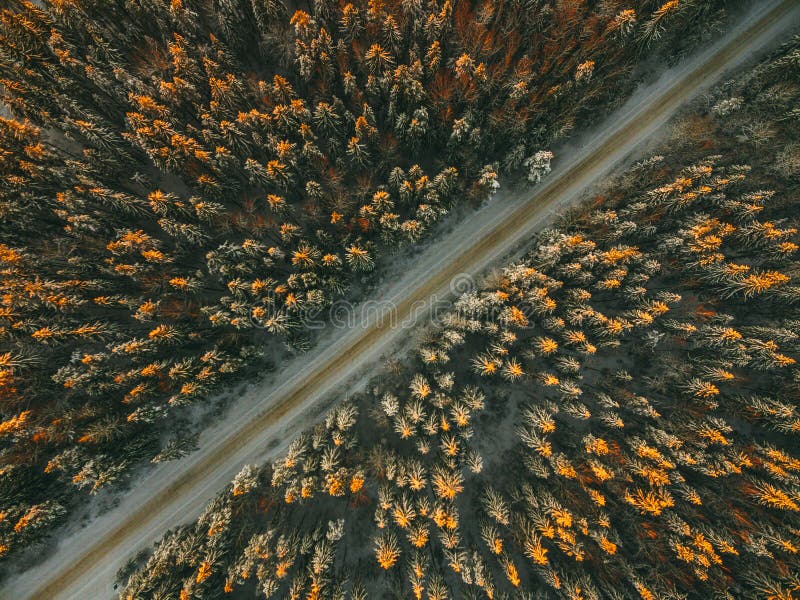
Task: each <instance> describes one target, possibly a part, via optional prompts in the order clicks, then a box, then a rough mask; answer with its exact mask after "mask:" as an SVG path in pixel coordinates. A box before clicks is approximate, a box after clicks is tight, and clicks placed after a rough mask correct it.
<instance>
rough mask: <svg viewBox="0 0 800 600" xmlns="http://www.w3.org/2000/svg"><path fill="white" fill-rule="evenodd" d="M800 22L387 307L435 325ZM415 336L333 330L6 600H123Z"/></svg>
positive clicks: (571, 166) (652, 90)
mask: <svg viewBox="0 0 800 600" xmlns="http://www.w3.org/2000/svg"><path fill="white" fill-rule="evenodd" d="M798 22H800V5H799V4H798V3H797V1H796V0H782V1H781V0H770V1H767V2H763V3H759V5H758V6H757V8H756V9H754V12H753V13H752V14H751V15H750V16H749V17H748V18H747V19H745V20H744V21H743V22H742V23H741V24H739V25H738V26H737V27H736V28H734V29H733V30H732V31H731V32H730V33H728V34H727V35H725V36H724V37H723V38H722V39H720V40H719V41H718V42H717V43H716V44H715V45H714V46H713V47H712V48H709V49H708V50H706V51H705V52H703V53H701V54H699V55H697V56H696V57H694V58H693V59H692V60H691V61H689V62H688V63H686V64H684V65H683V66H681V67H679V68H677V69H674V70H671V71H670V72H668V73H666V74H665V76H664V77H662V78H661V79H660V80H659V82H658V83H657V84H656V85H653V86H651V87H649V88H648V89H646V90H643V91H641V92H639V93H637V94H636V95H634V97H633V98H632V100H631V101H630V102H628V103H627V104H626V105H625V106H624V107H623V108H622V109H620V111H618V112H617V113H615V114H614V115H612V117H610V118H609V119H608V120H607V122H606V124H605V125H604V126H603V128H602V129H601V130H600V131H597V132H594V134H593V137H592V138H591V139H588V140H587V141H586V143H585V145H584V146H582V147H580V148H579V149H577V150H575V151H574V154H573V155H572V156H571V157H565V158H564V159H562V160H561V162H560V163H559V164H557V165H556V166H555V168H554V170H553V173H552V174H551V175H550V176H549V178H548V179H547V180H546V183H545V184H544V185H541V186H539V187H537V188H536V189H535V190H534V192H533V194H532V195H530V197H525V198H521V197H517V198H512V197H507V198H502V199H498V200H496V201H494V202H491V203H489V204H488V205H487V206H486V207H484V208H482V209H481V210H480V211H478V212H477V213H476V214H474V215H473V216H471V217H470V218H469V219H468V220H465V221H464V222H463V223H461V224H459V225H457V226H456V227H455V228H454V229H453V231H451V232H450V233H448V234H447V235H445V236H443V237H442V238H441V239H439V240H437V241H436V242H434V243H432V244H431V245H430V247H429V248H428V249H427V250H426V251H425V252H424V253H423V254H421V255H420V256H419V257H417V258H416V259H415V261H414V262H413V263H411V264H412V265H413V266H412V267H411V268H410V270H409V271H408V272H407V273H406V274H405V275H404V276H403V277H402V278H400V279H399V280H398V281H397V282H396V283H395V284H394V285H392V286H390V287H389V289H387V291H386V293H385V294H383V295H382V297H381V302H382V303H383V304H384V305H387V306H388V305H391V306H394V314H393V316H394V319H395V320H396V321H398V320H399V321H402V320H408V321H414V320H419V319H420V318H422V317H424V316H425V314H426V308H425V307H429V306H430V302H431V299H432V298H438V299H439V300H442V299H445V298H447V297H450V296H451V295H452V290H451V282H453V281H454V280H457V278H458V277H459V276H460V275H461V274H471V275H477V274H478V273H480V272H482V271H484V270H485V269H486V268H487V267H489V266H491V265H492V264H493V263H495V262H496V261H497V260H498V259H499V258H501V257H502V256H504V255H507V254H508V252H509V251H511V250H512V249H514V247H515V246H517V245H518V244H519V243H520V242H521V241H522V240H524V239H525V238H526V237H528V236H530V235H531V234H532V233H533V232H535V231H537V230H538V229H540V228H541V227H542V226H543V225H545V224H546V223H547V222H548V221H549V220H550V219H551V218H552V216H553V215H554V213H556V212H558V211H560V210H563V209H564V208H566V207H568V206H570V205H571V204H573V203H575V202H576V201H577V199H578V198H579V197H580V195H581V193H582V192H583V191H584V190H586V189H587V187H589V186H590V185H591V184H592V183H593V182H595V181H596V180H597V179H598V178H600V177H602V176H603V175H606V174H607V173H609V171H611V170H612V169H613V168H614V166H615V165H617V164H618V163H619V162H620V161H622V160H623V159H624V158H625V157H626V156H627V155H629V154H630V153H631V152H632V151H633V150H634V149H635V148H636V147H637V146H638V145H639V144H641V143H642V142H643V141H645V140H647V139H648V138H649V137H650V136H652V135H654V134H655V133H657V132H658V130H659V129H660V128H661V127H663V125H664V124H665V123H666V122H667V120H668V119H669V118H670V117H671V116H673V115H674V114H675V112H676V111H677V110H678V109H679V108H680V106H681V105H682V104H683V103H685V102H686V101H687V99H689V98H691V97H693V96H695V95H697V94H698V92H700V91H702V90H703V89H704V88H706V87H708V86H710V85H712V84H713V83H715V82H716V81H719V79H720V78H721V77H722V76H723V74H724V73H725V72H726V71H727V70H729V69H730V68H732V67H735V66H737V65H738V64H740V63H741V62H743V61H744V60H746V59H747V58H749V57H750V56H751V55H752V53H753V52H755V51H757V50H759V49H762V48H764V47H766V46H769V45H770V44H774V43H775V40H779V39H781V36H784V35H785V34H786V32H787V31H788V29H789V28H791V27H796V26H797V24H798ZM407 333H408V331H407V330H406V329H404V328H402V327H391V326H387V324H386V323H384V324H383V326H381V325H380V324H379V323H378V314H376V313H375V312H373V313H372V314H371V317H370V318H369V319H367V321H366V322H365V323H362V324H361V325H360V326H356V327H352V328H349V329H336V328H329V330H328V331H327V332H325V334H324V335H323V338H322V339H321V340H320V343H319V345H318V346H317V348H316V349H315V350H314V351H312V353H310V354H309V355H306V356H303V357H300V358H299V359H297V360H294V361H293V362H292V363H291V364H290V365H289V366H288V368H287V369H286V370H285V371H284V372H283V373H282V374H281V377H282V381H281V382H280V384H278V385H273V386H271V387H270V388H269V389H266V386H256V387H254V388H253V389H251V390H250V391H249V392H248V393H247V394H246V395H244V396H243V397H242V398H240V399H239V400H237V401H236V403H235V404H234V405H233V406H232V407H231V409H230V410H229V412H228V413H227V414H226V416H225V418H224V419H223V420H221V421H220V423H218V424H216V425H214V426H212V427H210V428H209V429H208V430H206V431H205V432H204V433H203V435H202V436H201V438H200V449H199V450H198V451H197V452H195V453H193V454H191V455H189V456H188V457H186V458H184V459H182V460H180V461H176V462H173V463H167V464H165V465H161V466H159V467H158V468H155V469H153V470H152V471H150V472H149V473H148V474H147V475H146V476H145V477H143V478H141V480H140V481H137V482H136V483H135V484H134V487H133V489H132V490H131V491H130V492H129V493H128V494H126V495H125V496H124V498H123V500H122V502H121V503H120V505H119V506H118V507H116V508H115V509H113V510H111V511H109V512H108V513H106V514H104V515H102V516H100V517H98V518H97V519H95V520H94V521H93V522H91V523H90V524H89V525H88V526H87V527H85V528H84V529H82V530H80V531H78V532H77V533H75V534H74V535H72V536H71V537H68V538H66V539H64V540H62V541H61V542H60V544H59V546H58V548H57V549H56V551H55V552H54V553H53V554H52V556H50V557H49V558H48V559H46V560H45V561H44V562H43V563H41V564H40V565H38V566H36V567H34V568H32V569H30V570H28V571H27V572H25V573H23V574H22V575H19V576H15V577H13V578H10V579H9V580H8V581H7V582H6V584H5V587H4V588H3V589H1V590H0V598H2V599H9V600H11V599H13V600H17V599H23V598H37V599H38V598H41V599H43V600H52V599H55V598H74V599H76V600H77V599H79V600H94V599H102V598H110V597H112V596H113V594H114V592H113V589H112V586H113V580H114V575H115V573H116V571H117V570H118V569H119V568H120V567H121V566H122V565H123V564H124V563H125V562H126V561H127V560H128V559H129V558H130V557H131V556H133V555H134V554H135V553H136V552H137V551H138V550H140V549H142V548H145V547H147V546H148V545H150V544H152V543H153V542H155V541H156V540H157V539H158V538H160V537H161V535H163V533H164V531H165V530H166V529H168V528H170V527H174V526H177V525H179V524H181V523H185V522H188V521H190V520H193V519H194V518H195V517H196V516H197V515H198V514H199V513H200V512H201V511H202V509H203V507H204V506H205V505H206V503H207V502H208V501H209V500H210V499H211V498H213V496H214V495H215V494H216V493H218V492H219V491H220V490H221V489H222V488H223V487H224V486H225V485H226V484H227V483H228V482H229V481H230V480H231V479H232V478H233V477H234V475H235V474H236V473H237V472H238V471H239V469H240V468H241V466H242V465H243V464H246V463H252V462H260V461H262V460H264V459H266V458H269V457H271V456H273V455H275V454H277V453H278V452H279V451H280V450H281V449H282V447H283V445H284V443H285V441H287V440H288V439H290V438H291V437H292V436H293V435H295V434H296V433H298V432H299V431H300V430H302V429H303V428H304V427H306V426H307V425H308V424H309V422H310V421H311V420H313V418H314V417H313V413H314V412H315V410H314V409H315V408H316V409H319V404H320V402H321V401H322V400H323V399H324V398H325V397H326V396H328V395H330V394H331V393H333V392H335V391H336V390H337V389H339V388H340V387H341V385H342V384H343V383H345V382H348V381H352V379H353V378H354V377H356V376H358V375H362V376H363V375H364V373H365V372H367V373H368V371H366V370H367V369H369V368H370V366H371V365H373V364H375V361H376V360H377V359H378V357H379V356H380V355H381V354H384V353H388V352H390V351H391V349H392V348H393V347H395V346H396V345H397V343H398V341H399V340H400V339H402V337H403V336H404V335H407ZM317 412H318V411H317ZM276 440H278V443H277V444H276ZM271 442H272V443H271ZM270 443H271V445H270Z"/></svg>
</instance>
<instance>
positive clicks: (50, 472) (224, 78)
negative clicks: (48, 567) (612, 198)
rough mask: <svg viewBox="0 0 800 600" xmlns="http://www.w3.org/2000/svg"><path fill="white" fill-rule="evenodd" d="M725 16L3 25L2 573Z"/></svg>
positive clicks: (427, 15)
mask: <svg viewBox="0 0 800 600" xmlns="http://www.w3.org/2000/svg"><path fill="white" fill-rule="evenodd" d="M730 5H731V3H730V2H725V1H722V0H719V1H715V2H677V1H674V0H673V1H670V2H666V3H663V4H661V3H658V2H656V3H654V2H652V1H651V0H639V1H634V2H617V1H614V0H607V1H605V2H602V3H584V2H539V1H536V2H533V1H529V2H501V3H496V2H467V1H456V2H452V1H451V0H444V1H430V2H423V1H421V0H407V1H403V2H381V1H379V0H371V1H369V2H363V1H357V2H332V1H326V0H316V1H315V2H313V3H302V6H301V5H298V6H294V5H293V6H292V7H291V8H287V6H286V5H284V4H282V3H280V2H277V1H275V0H220V1H218V2H213V3H212V2H206V1H202V0H172V1H171V2H161V1H154V0H129V1H123V0H111V1H109V0H102V1H91V0H80V1H79V0H59V1H55V0H53V1H48V2H41V3H39V2H37V3H32V2H27V1H24V0H8V1H6V2H5V3H4V8H3V9H2V10H1V11H0V101H1V102H2V104H3V112H4V113H5V114H6V115H7V116H8V118H0V238H1V239H2V242H0V273H2V280H1V281H2V283H0V285H1V286H2V293H1V294H0V457H1V458H0V557H3V558H5V557H8V556H10V555H12V554H13V553H14V552H15V551H16V550H18V549H20V548H25V547H29V546H30V545H31V544H32V543H34V542H36V541H37V540H39V539H40V538H41V537H42V536H43V535H44V534H46V533H47V532H49V531H50V530H51V528H52V527H53V525H54V524H56V523H58V522H60V521H63V520H64V518H65V516H66V514H67V512H68V511H69V509H70V508H71V507H72V506H73V505H74V503H75V501H76V497H78V496H76V493H79V492H80V493H83V492H86V493H96V492H98V491H99V490H101V489H104V488H105V487H107V486H108V485H109V484H112V483H114V482H117V481H119V480H120V479H121V478H123V477H124V475H125V474H126V473H127V472H128V471H129V470H130V468H131V467H132V466H133V465H136V464H140V463H142V462H143V461H147V460H151V459H153V460H167V459H170V458H173V457H176V456H180V455H182V454H183V453H185V452H187V451H189V450H190V449H191V447H192V441H191V438H183V437H180V436H178V437H176V436H175V432H176V431H180V430H181V428H182V427H180V426H177V425H176V423H177V422H178V421H176V419H177V418H178V417H181V416H182V415H185V414H186V411H187V409H186V407H187V406H191V405H196V404H198V403H199V402H200V401H202V400H203V399H204V398H207V397H208V396H209V394H210V393H211V392H213V391H214V390H216V389H218V388H219V386H220V384H222V383H223V382H226V381H230V380H231V378H232V377H235V376H237V374H239V375H238V376H241V373H242V369H243V368H245V367H248V368H250V369H252V370H253V371H255V370H259V369H263V368H265V367H266V360H265V359H264V358H263V357H262V355H263V354H264V352H263V351H264V348H265V344H266V343H267V342H269V341H270V340H272V339H275V340H277V341H278V342H283V343H285V344H286V345H287V346H288V347H289V348H290V349H291V350H294V351H302V350H304V349H305V348H307V347H308V345H309V343H310V339H309V337H308V335H307V333H306V332H305V331H304V330H303V328H302V321H303V316H304V315H305V314H306V313H307V312H308V311H312V312H316V311H321V310H322V309H323V308H324V307H326V306H327V305H328V304H329V303H330V302H331V301H332V299H333V298H335V297H337V296H339V295H341V294H343V293H345V292H346V291H347V290H348V289H350V288H351V285H352V283H353V281H354V280H355V278H357V277H363V276H364V274H366V273H369V272H370V270H371V269H372V268H373V265H374V263H375V260H376V258H378V257H379V256H381V255H383V254H384V253H386V252H387V251H389V250H392V249H395V248H398V247H400V246H403V245H406V244H412V243H415V242H416V241H417V240H419V239H420V238H421V236H423V235H424V234H425V232H426V231H427V230H429V229H430V227H431V226H432V224H434V223H435V222H437V221H438V220H440V219H441V218H442V217H443V216H444V215H445V214H446V213H447V212H448V211H449V210H450V209H451V208H452V207H453V206H454V205H455V204H456V203H459V202H460V203H468V202H471V201H475V202H479V201H482V200H483V199H484V198H485V197H486V196H487V194H488V193H489V192H491V191H492V190H493V189H495V187H496V185H497V177H498V175H499V174H501V173H513V174H518V175H520V176H525V175H526V174H530V176H531V177H533V179H536V178H537V177H539V176H540V173H541V172H542V171H544V170H546V166H547V161H548V158H549V154H548V153H547V152H546V151H544V149H546V148H548V147H549V146H550V144H551V143H552V142H553V141H554V140H557V139H559V138H561V137H562V136H564V135H566V134H567V133H568V132H570V131H571V130H573V129H574V128H575V127H579V126H581V125H585V124H587V123H589V122H591V121H592V120H594V119H596V118H597V116H598V115H600V114H602V113H603V111H604V110H605V109H607V108H608V107H610V106H612V105H614V103H615V102H617V101H618V100H619V99H621V98H622V97H623V96H624V95H625V93H626V92H627V91H629V90H630V88H631V86H632V85H633V80H632V77H631V73H632V71H633V69H634V67H635V65H637V64H639V63H640V62H641V61H642V59H651V58H653V57H658V56H663V55H665V54H667V55H669V56H670V57H672V56H675V55H677V54H680V52H681V51H682V49H686V48H689V47H691V46H693V45H695V44H697V43H698V41H700V40H701V39H706V38H708V37H709V36H710V35H712V34H713V33H714V32H715V31H717V30H718V28H719V26H720V24H721V23H723V22H724V18H725V15H726V12H725V9H726V8H727V7H729V6H730ZM9 112H10V115H8V113H9ZM251 372H252V371H251ZM201 579H202V577H201Z"/></svg>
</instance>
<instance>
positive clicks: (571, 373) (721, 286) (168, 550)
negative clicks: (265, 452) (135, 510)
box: [119, 37, 800, 600]
mask: <svg viewBox="0 0 800 600" xmlns="http://www.w3.org/2000/svg"><path fill="white" fill-rule="evenodd" d="M799 99H800V37H795V38H793V39H792V40H791V42H789V43H787V44H785V45H784V46H782V47H781V48H780V49H779V50H777V51H776V52H774V53H773V54H772V55H770V56H768V57H767V58H766V59H764V60H763V61H762V62H761V63H759V64H758V65H757V66H756V67H754V68H753V69H752V70H750V71H747V72H745V73H743V74H740V76H739V77H738V78H736V79H734V80H730V81H727V82H725V83H724V84H722V85H720V86H718V87H716V88H715V89H714V90H713V91H711V92H709V93H708V94H706V95H705V96H703V97H702V98H699V99H698V100H696V101H695V102H694V103H693V104H692V105H691V106H689V107H688V108H686V109H685V110H684V111H683V113H682V114H681V115H680V116H679V118H678V119H676V120H675V121H674V122H673V123H672V125H671V126H670V129H669V132H668V133H667V134H666V137H665V138H664V139H662V140H660V141H659V142H658V143H657V144H656V145H655V147H653V148H650V149H649V151H648V154H647V155H646V158H644V159H640V160H638V161H636V162H634V163H633V164H630V165H629V166H627V167H625V168H622V169H620V171H619V172H618V173H617V174H615V175H614V176H612V177H610V178H608V179H606V180H604V181H602V182H601V183H599V184H598V185H597V186H596V189H595V190H593V191H592V192H591V193H590V194H588V195H587V196H586V198H585V199H584V202H583V204H582V205H581V206H580V207H579V208H578V209H576V210H573V211H570V212H568V213H567V214H564V215H562V216H561V218H560V219H559V220H558V222H557V223H556V224H555V225H554V226H552V227H550V228H548V229H547V230H545V231H542V232H541V233H540V235H538V236H536V237H535V238H534V239H531V240H530V244H529V250H528V252H527V254H526V255H525V257H524V259H522V260H519V261H513V262H511V263H508V264H506V265H504V266H503V267H502V268H500V269H498V270H496V271H495V272H493V273H491V274H489V275H487V276H486V278H485V281H484V282H483V285H482V287H481V289H480V290H479V291H476V292H470V293H466V294H464V295H463V296H461V297H460V298H459V299H458V300H457V302H456V303H455V304H454V305H453V307H452V310H450V311H449V312H448V313H447V314H446V315H444V317H443V318H441V319H440V320H439V322H437V323H434V324H432V325H431V326H430V327H429V328H428V329H427V330H426V331H424V332H421V333H420V334H419V337H418V340H417V343H416V349H415V351H414V353H413V354H411V355H408V356H397V357H394V358H393V359H391V360H390V361H388V363H387V364H386V365H385V366H384V370H383V372H382V373H380V374H379V375H378V376H376V377H375V379H374V381H373V382H372V383H371V384H370V385H369V386H368V389H366V390H365V391H364V392H363V393H361V394H359V395H357V396H354V397H351V398H349V399H348V400H347V401H344V402H339V403H337V404H336V405H335V407H334V408H333V409H332V410H331V411H330V412H329V413H328V414H327V416H326V417H325V418H324V419H323V421H322V422H320V423H319V424H318V425H317V426H316V427H314V428H312V429H310V430H309V431H307V432H306V433H305V434H303V435H302V436H300V437H299V438H297V439H296V440H294V442H293V443H292V444H291V445H290V447H289V449H288V451H287V452H286V453H285V454H284V455H283V456H282V457H281V458H279V459H278V460H276V461H274V462H273V463H271V464H265V465H260V466H256V465H251V466H247V467H245V468H244V469H243V470H242V471H241V472H240V473H239V475H238V476H237V477H236V478H235V479H234V480H233V481H232V482H231V484H230V485H229V486H228V488H227V489H226V490H225V491H224V492H223V493H221V494H220V495H219V496H218V497H217V498H216V499H215V500H214V501H213V502H212V503H211V504H209V505H208V507H207V509H206V510H205V512H204V513H203V514H202V516H201V517H200V518H199V519H197V521H196V522H194V523H191V524H189V525H186V526H182V527H179V528H176V529H174V530H173V531H171V532H169V533H168V534H167V535H166V536H165V537H164V538H163V539H162V540H161V541H160V542H159V543H158V544H157V545H156V547H155V548H154V549H153V550H152V552H150V553H147V554H145V555H141V556H139V557H137V558H136V559H135V560H133V561H132V562H131V563H130V564H129V565H128V567H127V568H126V569H124V570H123V571H121V572H120V574H119V578H120V582H121V584H122V588H121V592H120V598H121V599H126V600H127V599H130V600H133V599H138V598H180V599H182V600H183V599H188V598H217V597H220V598H221V597H253V596H254V595H256V596H263V597H267V598H272V597H282V598H335V599H345V598H354V599H362V598H368V597H380V598H411V597H414V598H417V599H422V598H426V599H429V600H432V599H437V600H444V599H448V598H476V599H477V598H492V599H494V598H497V599H500V598H569V599H594V598H611V599H623V598H641V599H643V600H654V599H662V598H663V599H676V598H730V599H739V598H763V599H771V600H790V599H792V598H797V597H799V596H800V451H798V448H800V444H798V437H797V436H798V435H800V367H798V363H797V360H798V358H800V260H799V259H798V249H800V245H799V242H800V236H799V235H798V226H800V211H798V197H799V196H798V191H800V144H798V140H800V119H798V100H799Z"/></svg>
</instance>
